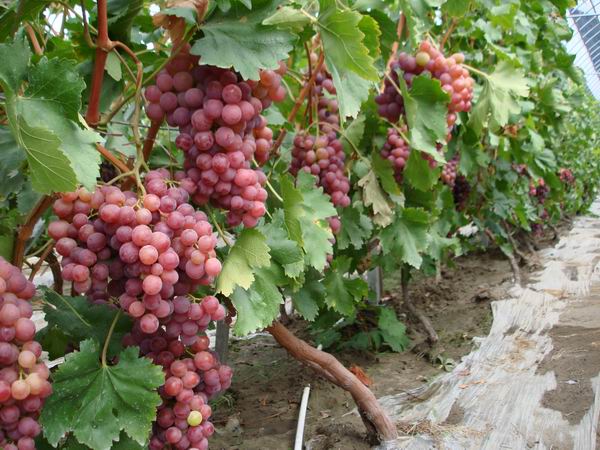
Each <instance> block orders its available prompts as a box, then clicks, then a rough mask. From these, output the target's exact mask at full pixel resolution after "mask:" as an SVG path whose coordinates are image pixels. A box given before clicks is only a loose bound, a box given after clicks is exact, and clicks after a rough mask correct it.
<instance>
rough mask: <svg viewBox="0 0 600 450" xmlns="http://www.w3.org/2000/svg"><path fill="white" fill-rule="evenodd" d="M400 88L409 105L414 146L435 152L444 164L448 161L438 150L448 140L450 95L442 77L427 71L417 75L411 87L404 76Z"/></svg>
mask: <svg viewBox="0 0 600 450" xmlns="http://www.w3.org/2000/svg"><path fill="white" fill-rule="evenodd" d="M400 89H401V91H402V98H403V100H404V107H405V109H406V121H407V122H408V129H409V136H408V137H409V141H410V146H411V148H412V149H416V150H420V151H422V152H425V153H427V154H429V155H431V156H432V157H433V158H434V159H435V160H436V161H438V162H440V163H442V164H443V163H445V162H446V161H445V160H444V157H443V156H442V155H441V154H440V153H439V152H438V151H437V148H436V144H437V143H438V142H440V143H445V142H446V135H447V134H448V125H447V123H446V115H447V114H448V102H449V100H450V96H449V95H448V94H447V93H446V92H445V91H444V90H442V85H441V83H440V82H439V80H434V79H431V78H428V77H426V76H423V75H420V76H418V77H415V78H414V79H413V84H412V87H411V89H410V91H409V90H408V88H407V87H406V83H405V82H404V79H403V78H400Z"/></svg>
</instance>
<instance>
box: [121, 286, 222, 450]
mask: <svg viewBox="0 0 600 450" xmlns="http://www.w3.org/2000/svg"><path fill="white" fill-rule="evenodd" d="M192 300H193V299H192ZM223 316H224V310H223V306H222V305H220V304H219V302H218V300H217V299H216V297H213V296H207V297H204V298H203V299H201V300H200V301H198V302H195V301H191V300H190V298H188V297H184V296H178V297H175V298H174V299H173V312H172V314H171V316H170V318H169V320H168V322H167V324H166V326H165V327H164V328H159V329H158V330H157V331H156V332H154V333H151V334H148V333H145V332H144V331H143V330H142V329H141V328H140V326H139V325H136V326H135V327H134V329H133V330H132V332H131V333H130V334H129V335H127V336H125V338H124V340H125V345H137V346H139V348H140V353H141V354H142V355H143V356H146V357H149V358H151V359H152V360H153V361H154V363H155V364H158V365H160V366H162V368H163V370H164V372H165V380H166V381H165V384H164V385H163V386H161V387H160V388H159V394H160V396H161V398H162V403H161V405H160V406H159V408H158V413H157V417H156V421H155V423H154V425H153V430H152V436H151V439H150V444H149V449H150V450H161V449H165V448H172V449H177V450H188V449H189V450H206V449H207V448H208V439H209V438H210V436H212V434H213V433H214V426H213V425H212V423H211V422H210V421H209V419H210V416H211V415H212V410H211V408H210V406H209V405H208V401H209V400H210V399H211V398H212V397H214V396H215V395H217V394H218V393H219V392H221V391H223V390H225V389H227V388H229V386H230V385H231V378H232V375H233V371H232V370H231V368H230V367H229V366H226V365H223V364H221V363H220V362H219V359H218V357H217V355H216V353H214V352H211V351H210V350H209V343H210V342H209V339H208V337H207V336H205V335H200V336H197V338H196V339H195V341H194V342H193V344H191V345H189V346H186V345H184V343H183V341H182V340H181V339H180V338H179V336H180V335H181V333H182V331H183V332H184V333H185V332H192V331H193V332H194V333H195V334H196V335H197V334H198V333H199V332H202V331H204V330H205V329H206V327H207V326H208V324H209V323H210V322H211V321H212V320H221V319H222V318H223ZM190 327H191V328H193V330H187V331H186V328H190Z"/></svg>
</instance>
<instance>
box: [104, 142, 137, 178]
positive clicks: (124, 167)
mask: <svg viewBox="0 0 600 450" xmlns="http://www.w3.org/2000/svg"><path fill="white" fill-rule="evenodd" d="M96 148H97V149H98V152H99V153H100V154H101V155H102V156H104V157H105V158H106V159H107V160H108V161H109V162H110V163H111V164H112V165H113V166H115V167H116V168H117V169H119V170H120V171H121V173H128V172H130V169H129V167H127V165H126V164H125V163H124V162H122V161H121V160H120V159H119V158H117V157H116V156H115V155H114V154H113V153H111V152H110V151H109V150H108V149H107V148H106V147H104V146H103V145H102V144H96Z"/></svg>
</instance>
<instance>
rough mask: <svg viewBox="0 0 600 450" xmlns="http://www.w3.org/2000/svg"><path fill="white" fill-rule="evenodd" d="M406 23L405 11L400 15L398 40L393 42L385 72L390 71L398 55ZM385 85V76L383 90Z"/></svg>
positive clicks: (382, 82)
mask: <svg viewBox="0 0 600 450" xmlns="http://www.w3.org/2000/svg"><path fill="white" fill-rule="evenodd" d="M405 25H406V16H405V15H404V13H402V14H400V17H399V18H398V26H397V27H396V35H397V36H398V40H397V41H394V43H393V44H392V51H391V52H390V57H389V58H388V61H387V64H386V65H385V73H386V74H389V73H390V68H391V66H392V62H393V61H394V58H395V57H396V53H397V52H398V47H399V46H400V41H401V40H402V33H403V32H404V27H405ZM384 85H385V77H384V79H383V80H381V90H383V87H384Z"/></svg>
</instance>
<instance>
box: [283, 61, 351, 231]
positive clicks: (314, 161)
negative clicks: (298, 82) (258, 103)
mask: <svg viewBox="0 0 600 450" xmlns="http://www.w3.org/2000/svg"><path fill="white" fill-rule="evenodd" d="M311 59H312V60H313V62H316V60H317V59H318V57H317V55H316V54H312V55H311ZM325 93H328V94H329V95H332V96H333V95H336V90H335V86H334V85H333V80H332V79H331V75H329V73H328V72H327V71H326V70H325V69H322V70H321V71H320V72H319V73H318V74H317V75H316V77H315V86H314V87H313V91H312V95H313V97H314V99H315V101H316V102H317V116H318V120H319V124H318V129H319V132H320V136H318V137H315V136H312V135H310V134H309V133H307V132H306V131H301V132H299V133H298V134H297V135H296V137H295V138H294V147H293V148H292V165H291V168H290V172H291V173H292V174H293V175H294V176H295V175H297V174H298V172H299V171H300V170H304V171H305V172H307V173H310V174H312V175H314V176H316V177H317V179H318V184H319V186H322V187H323V190H324V191H325V192H326V193H327V194H329V195H330V196H331V202H332V203H333V205H334V206H338V207H342V208H344V207H347V206H348V205H350V197H349V196H348V193H349V192H350V181H349V180H348V177H347V176H346V174H345V172H344V171H345V164H346V155H345V153H344V148H343V147H342V143H341V142H340V140H339V139H338V132H339V122H340V119H339V112H338V102H337V100H336V99H335V98H332V97H328V96H326V95H325ZM337 222H339V220H338V221H337ZM337 222H336V221H335V220H333V221H332V220H330V223H333V224H334V226H336V225H337ZM336 228H338V231H339V227H337V226H336ZM332 229H333V227H332ZM335 232H336V231H335V230H334V233H335Z"/></svg>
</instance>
